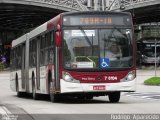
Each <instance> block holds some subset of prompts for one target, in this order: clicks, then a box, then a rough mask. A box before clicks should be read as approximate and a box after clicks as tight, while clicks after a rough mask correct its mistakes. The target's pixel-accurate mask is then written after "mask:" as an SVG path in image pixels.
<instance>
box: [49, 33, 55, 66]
mask: <svg viewBox="0 0 160 120" xmlns="http://www.w3.org/2000/svg"><path fill="white" fill-rule="evenodd" d="M48 40H49V49H48V51H49V53H48V63H49V64H54V54H55V45H54V32H52V31H51V32H49V35H48Z"/></svg>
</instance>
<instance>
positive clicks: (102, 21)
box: [80, 17, 112, 24]
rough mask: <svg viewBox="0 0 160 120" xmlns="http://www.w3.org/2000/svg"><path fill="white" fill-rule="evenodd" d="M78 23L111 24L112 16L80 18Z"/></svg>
mask: <svg viewBox="0 0 160 120" xmlns="http://www.w3.org/2000/svg"><path fill="white" fill-rule="evenodd" d="M80 24H112V18H106V17H103V18H98V17H88V18H87V17H86V18H80Z"/></svg>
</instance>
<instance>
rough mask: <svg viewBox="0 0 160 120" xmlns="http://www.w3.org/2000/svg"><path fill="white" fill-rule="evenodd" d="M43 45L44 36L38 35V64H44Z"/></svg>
mask: <svg viewBox="0 0 160 120" xmlns="http://www.w3.org/2000/svg"><path fill="white" fill-rule="evenodd" d="M44 47H45V36H44V35H42V36H41V37H40V66H43V65H44Z"/></svg>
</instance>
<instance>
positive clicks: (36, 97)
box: [32, 77, 39, 100]
mask: <svg viewBox="0 0 160 120" xmlns="http://www.w3.org/2000/svg"><path fill="white" fill-rule="evenodd" d="M34 80H35V79H34V77H33V82H32V97H33V99H34V100H38V99H39V97H38V94H37V93H36V87H35V82H34Z"/></svg>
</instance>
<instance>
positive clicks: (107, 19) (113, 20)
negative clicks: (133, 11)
mask: <svg viewBox="0 0 160 120" xmlns="http://www.w3.org/2000/svg"><path fill="white" fill-rule="evenodd" d="M63 25H131V19H130V17H129V16H125V17H124V16H104V15H103V16H102V15H99V16H92V15H88V16H80V15H79V16H76V17H75V16H64V18H63Z"/></svg>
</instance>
